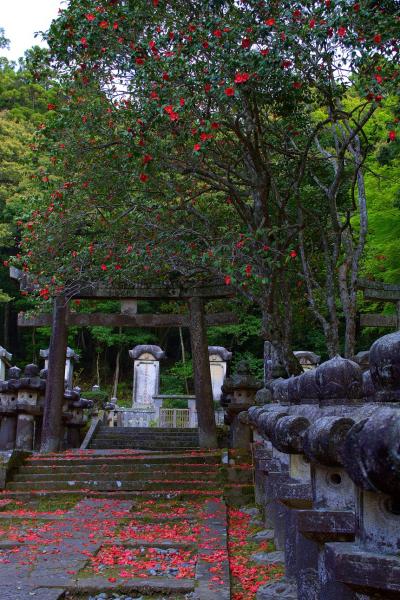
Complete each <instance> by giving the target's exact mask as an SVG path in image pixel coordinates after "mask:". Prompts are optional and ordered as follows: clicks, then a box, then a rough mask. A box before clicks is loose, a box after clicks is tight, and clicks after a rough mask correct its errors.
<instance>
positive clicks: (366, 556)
mask: <svg viewBox="0 0 400 600" xmlns="http://www.w3.org/2000/svg"><path fill="white" fill-rule="evenodd" d="M325 548H326V549H325V555H326V559H325V560H326V564H327V566H328V568H329V569H331V570H332V572H333V573H334V575H335V577H336V579H337V580H338V581H341V582H342V583H345V584H346V585H348V586H350V587H351V588H353V589H354V590H356V591H357V592H361V593H366V594H371V593H379V592H382V593H383V595H379V596H378V598H385V599H388V600H390V599H391V598H400V557H399V556H395V555H384V554H373V553H371V552H364V551H363V550H362V549H361V548H360V547H359V546H357V545H356V544H348V543H341V542H339V543H333V544H327V545H326V547H325Z"/></svg>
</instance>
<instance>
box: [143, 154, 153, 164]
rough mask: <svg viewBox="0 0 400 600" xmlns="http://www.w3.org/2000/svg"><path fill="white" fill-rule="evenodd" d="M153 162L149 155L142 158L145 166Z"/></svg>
mask: <svg viewBox="0 0 400 600" xmlns="http://www.w3.org/2000/svg"><path fill="white" fill-rule="evenodd" d="M152 160H153V157H152V156H151V154H145V155H144V156H143V164H144V165H147V163H149V162H151V161H152Z"/></svg>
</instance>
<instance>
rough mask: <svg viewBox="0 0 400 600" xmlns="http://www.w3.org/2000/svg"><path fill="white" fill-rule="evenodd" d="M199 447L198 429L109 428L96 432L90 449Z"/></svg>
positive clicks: (177, 448) (175, 448)
mask: <svg viewBox="0 0 400 600" xmlns="http://www.w3.org/2000/svg"><path fill="white" fill-rule="evenodd" d="M198 447H199V434H198V430H197V429H163V428H155V427H107V426H105V425H102V426H100V427H99V429H98V430H97V431H96V433H95V435H94V437H93V438H92V440H91V443H90V446H89V448H92V449H97V450H104V449H121V450H122V449H127V448H136V449H141V450H158V451H161V450H162V451H171V450H172V451H173V450H179V451H184V450H191V449H193V448H198Z"/></svg>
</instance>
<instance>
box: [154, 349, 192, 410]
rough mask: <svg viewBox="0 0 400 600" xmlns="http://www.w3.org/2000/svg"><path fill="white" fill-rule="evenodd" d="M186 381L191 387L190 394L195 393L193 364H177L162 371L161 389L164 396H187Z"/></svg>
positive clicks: (188, 362) (189, 361)
mask: <svg viewBox="0 0 400 600" xmlns="http://www.w3.org/2000/svg"><path fill="white" fill-rule="evenodd" d="M185 381H186V382H187V383H188V385H189V393H193V383H192V382H193V363H192V361H191V360H188V361H187V362H186V363H183V362H177V363H175V364H174V365H172V366H171V367H169V368H168V369H165V370H164V369H161V375H160V389H161V390H162V392H161V393H162V394H186V393H187V389H186V385H185ZM178 404H179V402H178ZM165 408H187V406H186V404H185V406H180V405H179V406H166V405H165Z"/></svg>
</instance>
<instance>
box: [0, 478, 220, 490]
mask: <svg viewBox="0 0 400 600" xmlns="http://www.w3.org/2000/svg"><path fill="white" fill-rule="evenodd" d="M166 487H168V490H171V491H172V490H188V491H190V490H192V491H193V490H214V489H216V486H215V482H208V481H203V480H201V481H196V480H184V481H179V480H178V481H177V480H176V478H175V480H173V479H171V480H160V481H143V480H141V481H140V480H139V481H129V480H127V479H126V478H125V479H123V480H118V479H108V480H101V479H99V480H96V479H93V478H92V479H89V480H78V479H73V478H72V479H71V480H62V481H53V480H40V481H36V480H33V481H11V482H9V483H8V484H7V485H6V490H10V491H24V490H27V489H29V490H71V491H73V490H76V489H77V490H81V489H86V490H90V489H100V490H103V491H106V490H110V491H112V490H131V491H156V490H157V491H163V492H165V488H166Z"/></svg>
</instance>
